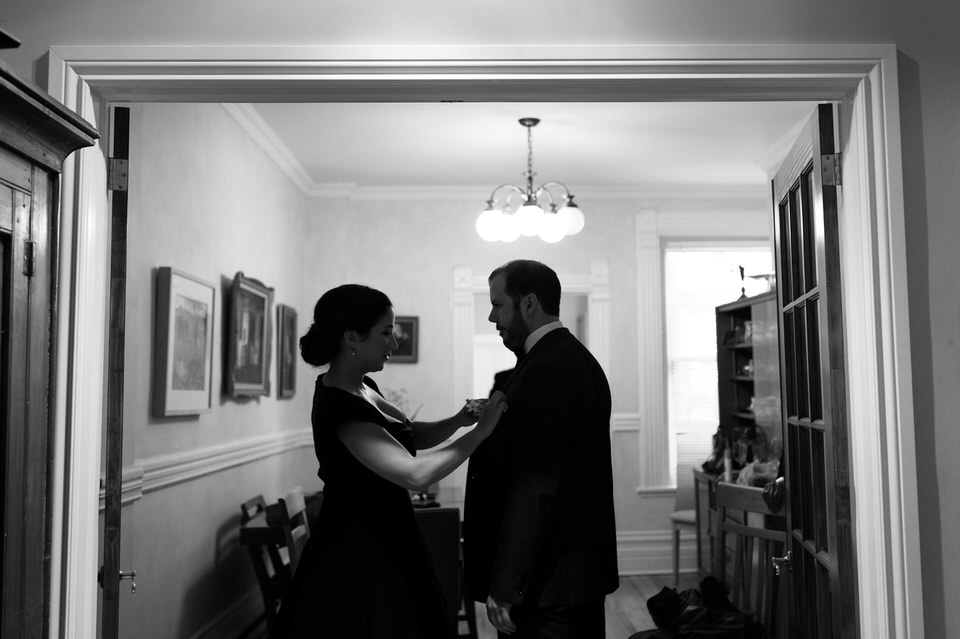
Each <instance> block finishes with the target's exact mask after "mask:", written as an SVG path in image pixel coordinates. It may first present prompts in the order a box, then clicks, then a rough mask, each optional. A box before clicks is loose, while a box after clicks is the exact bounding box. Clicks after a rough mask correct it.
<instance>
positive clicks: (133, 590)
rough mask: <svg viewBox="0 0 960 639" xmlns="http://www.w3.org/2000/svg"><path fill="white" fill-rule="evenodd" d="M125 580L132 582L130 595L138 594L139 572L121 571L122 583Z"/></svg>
mask: <svg viewBox="0 0 960 639" xmlns="http://www.w3.org/2000/svg"><path fill="white" fill-rule="evenodd" d="M124 579H129V580H130V594H136V593H137V571H136V570H128V571H123V570H121V571H120V581H123V580H124Z"/></svg>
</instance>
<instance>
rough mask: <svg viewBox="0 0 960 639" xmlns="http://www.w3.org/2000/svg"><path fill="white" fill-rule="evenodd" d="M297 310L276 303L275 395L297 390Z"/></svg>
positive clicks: (284, 395)
mask: <svg viewBox="0 0 960 639" xmlns="http://www.w3.org/2000/svg"><path fill="white" fill-rule="evenodd" d="M298 352H299V349H298V348H297V312H296V311H295V310H293V307H291V306H287V305H286V304H277V397H293V395H294V393H296V392H297V353H298Z"/></svg>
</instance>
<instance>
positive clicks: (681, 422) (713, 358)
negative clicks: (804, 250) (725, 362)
mask: <svg viewBox="0 0 960 639" xmlns="http://www.w3.org/2000/svg"><path fill="white" fill-rule="evenodd" d="M740 267H743V270H744V273H745V277H744V278H743V280H741V277H740ZM663 272H664V312H665V317H664V320H665V333H666V335H665V340H666V360H667V423H668V427H669V441H670V473H671V478H672V480H673V481H676V477H675V473H676V468H677V460H678V459H680V460H681V462H683V463H684V465H687V464H690V465H694V464H699V463H700V462H702V461H703V460H705V459H706V458H707V457H709V455H710V451H711V449H712V439H711V436H712V435H713V433H714V432H716V430H717V419H718V416H717V412H718V400H717V338H716V335H717V333H716V317H715V314H714V309H715V307H717V306H719V305H720V304H725V303H727V302H732V301H734V300H736V299H737V298H739V297H740V295H741V289H745V292H746V295H748V296H751V295H756V294H759V293H762V292H764V291H766V290H767V283H766V281H765V280H764V279H759V278H751V277H749V276H751V275H763V274H768V273H772V272H773V257H772V254H771V251H770V247H769V246H768V245H766V244H746V243H744V244H728V245H717V244H709V245H708V244H693V243H684V244H667V245H665V247H664V269H663ZM686 433H689V434H693V435H695V436H694V437H686V438H683V441H685V442H690V443H689V444H685V446H690V447H692V450H681V451H678V450H677V445H676V442H677V441H678V437H677V436H678V435H681V434H686Z"/></svg>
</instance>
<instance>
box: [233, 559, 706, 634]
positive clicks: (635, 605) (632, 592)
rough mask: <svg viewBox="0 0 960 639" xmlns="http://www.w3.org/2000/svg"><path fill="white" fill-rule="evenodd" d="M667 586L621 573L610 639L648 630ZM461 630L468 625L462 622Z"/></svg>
mask: <svg viewBox="0 0 960 639" xmlns="http://www.w3.org/2000/svg"><path fill="white" fill-rule="evenodd" d="M699 585H700V581H699V578H698V577H697V576H696V574H692V573H691V574H688V575H680V584H679V587H678V588H677V590H678V591H683V590H686V589H687V588H697V587H699ZM664 586H669V587H671V588H672V587H673V575H672V574H670V575H630V576H623V577H620V588H618V589H617V590H616V592H614V593H613V594H611V595H607V599H606V609H607V639H627V637H629V636H630V635H632V634H633V633H635V632H637V631H638V630H648V629H650V628H655V627H656V625H655V624H654V623H653V620H652V619H650V615H649V614H648V613H647V599H649V598H650V597H652V596H653V595H655V594H657V593H658V592H660V589H661V588H663V587H664ZM476 606H477V635H478V639H497V632H496V630H494V628H493V626H491V625H490V622H489V621H487V614H486V610H485V608H484V607H483V606H481V605H480V604H476ZM460 631H461V632H466V627H464V625H463V624H461V628H460ZM266 636H267V631H266V624H264V623H260V624H258V625H257V626H256V627H254V628H251V629H250V631H249V632H248V633H246V634H245V635H244V639H264V638H265V637H266Z"/></svg>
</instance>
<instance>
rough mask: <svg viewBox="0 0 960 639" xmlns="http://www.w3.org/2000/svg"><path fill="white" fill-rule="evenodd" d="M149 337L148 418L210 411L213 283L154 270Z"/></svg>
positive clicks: (167, 270) (164, 269)
mask: <svg viewBox="0 0 960 639" xmlns="http://www.w3.org/2000/svg"><path fill="white" fill-rule="evenodd" d="M156 291H157V299H156V309H155V310H156V320H155V328H154V339H153V345H154V348H153V397H152V408H153V414H154V415H155V416H157V417H171V416H176V415H198V414H200V413H203V412H206V411H208V410H210V395H211V393H210V386H211V383H212V375H213V322H214V300H215V296H216V289H214V286H213V284H210V283H209V282H205V281H203V280H201V279H199V278H196V277H193V276H192V275H187V274H186V273H183V272H181V271H178V270H176V269H173V268H171V267H169V266H161V267H160V268H158V269H157V288H156Z"/></svg>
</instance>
